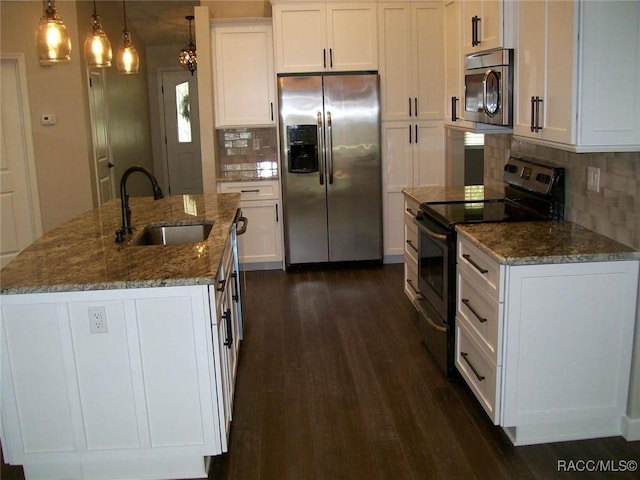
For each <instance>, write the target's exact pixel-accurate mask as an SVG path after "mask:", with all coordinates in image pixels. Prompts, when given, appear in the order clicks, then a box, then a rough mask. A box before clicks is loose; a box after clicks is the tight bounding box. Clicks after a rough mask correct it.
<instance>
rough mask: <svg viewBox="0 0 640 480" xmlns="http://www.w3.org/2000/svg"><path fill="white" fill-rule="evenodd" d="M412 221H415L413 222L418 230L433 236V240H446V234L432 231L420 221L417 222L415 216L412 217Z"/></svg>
mask: <svg viewBox="0 0 640 480" xmlns="http://www.w3.org/2000/svg"><path fill="white" fill-rule="evenodd" d="M413 221H414V222H415V224H416V225H417V226H418V228H419V229H420V230H422V231H423V232H424V233H425V234H427V235H428V236H429V237H431V238H433V239H434V240H439V241H441V242H446V241H447V236H446V235H442V234H440V233H435V232H432V231H431V230H429V229H428V228H427V227H425V226H424V225H422V224H421V223H420V222H418V220H416V219H415V218H414V219H413Z"/></svg>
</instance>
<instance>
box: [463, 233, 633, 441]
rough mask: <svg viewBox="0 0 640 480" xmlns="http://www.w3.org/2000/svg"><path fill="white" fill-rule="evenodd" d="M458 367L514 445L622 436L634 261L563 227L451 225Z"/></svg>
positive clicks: (592, 236) (611, 245)
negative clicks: (454, 239)
mask: <svg viewBox="0 0 640 480" xmlns="http://www.w3.org/2000/svg"><path fill="white" fill-rule="evenodd" d="M456 232H457V234H458V236H457V241H458V245H457V259H456V262H457V296H456V359H455V362H456V367H457V368H458V370H459V371H460V373H461V375H462V377H463V378H464V379H465V381H466V382H467V384H468V385H469V387H470V388H471V390H472V391H473V393H474V394H475V396H476V398H477V399H478V401H479V402H480V404H481V405H482V407H483V408H484V409H485V411H486V413H487V414H488V415H489V417H490V418H491V420H492V421H493V422H494V423H495V424H496V425H500V426H502V427H503V429H504V431H505V432H506V434H507V435H508V437H509V438H510V439H511V441H512V442H513V443H514V444H515V445H527V444H533V443H547V442H557V441H564V440H578V439H586V438H596V437H605V436H614V435H623V434H624V435H625V436H626V434H627V433H628V432H629V430H630V428H631V420H630V419H629V418H628V417H627V416H626V408H627V396H628V392H629V383H630V371H631V358H632V349H633V335H634V326H635V323H636V300H637V294H638V258H640V257H639V252H637V251H635V250H634V249H632V248H630V247H628V246H626V245H622V244H620V243H618V242H615V241H613V240H611V239H609V238H607V237H604V236H602V235H600V234H598V233H596V232H593V231H591V230H589V229H586V228H584V227H581V226H580V225H577V224H575V223H572V222H567V221H556V222H546V221H541V222H515V223H513V222H511V223H510V222H506V223H481V224H475V225H471V224H469V225H458V226H456Z"/></svg>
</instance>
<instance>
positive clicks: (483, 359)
mask: <svg viewBox="0 0 640 480" xmlns="http://www.w3.org/2000/svg"><path fill="white" fill-rule="evenodd" d="M456 367H457V368H458V371H459V372H460V374H461V375H462V377H463V378H464V380H465V382H467V384H468V385H469V388H471V390H472V391H473V393H474V395H475V396H476V398H477V399H478V401H479V402H480V405H482V408H484V409H485V411H486V412H487V414H488V415H489V418H491V420H492V421H493V423H494V424H495V425H498V419H499V412H500V395H499V394H498V388H499V386H500V375H501V368H500V367H498V366H496V364H495V363H493V362H492V361H491V360H490V359H489V358H488V357H487V356H486V355H485V354H484V353H483V351H482V348H481V347H480V345H479V344H478V342H476V340H475V339H474V338H473V336H472V335H471V333H470V332H469V331H468V330H467V329H466V328H465V326H464V323H463V322H461V321H460V320H459V319H457V321H456Z"/></svg>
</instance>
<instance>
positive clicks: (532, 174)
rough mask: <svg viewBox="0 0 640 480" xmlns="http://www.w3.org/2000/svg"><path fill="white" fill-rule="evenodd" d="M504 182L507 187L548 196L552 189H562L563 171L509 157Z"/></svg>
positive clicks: (505, 167)
mask: <svg viewBox="0 0 640 480" xmlns="http://www.w3.org/2000/svg"><path fill="white" fill-rule="evenodd" d="M503 178H504V181H505V183H506V184H507V185H517V186H519V187H521V188H524V189H525V190H529V191H531V192H536V193H540V194H542V195H550V194H551V193H552V190H553V189H554V188H564V185H559V183H561V182H563V181H564V169H563V168H559V167H551V166H548V165H542V164H539V163H536V162H532V161H530V160H524V159H522V158H517V157H509V161H508V162H507V163H506V165H505V166H504V173H503Z"/></svg>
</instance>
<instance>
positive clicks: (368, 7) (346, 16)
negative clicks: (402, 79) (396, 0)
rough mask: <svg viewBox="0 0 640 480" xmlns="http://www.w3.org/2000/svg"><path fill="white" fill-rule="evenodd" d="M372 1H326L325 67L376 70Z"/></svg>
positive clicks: (376, 58)
mask: <svg viewBox="0 0 640 480" xmlns="http://www.w3.org/2000/svg"><path fill="white" fill-rule="evenodd" d="M376 15H377V14H376V7H375V4H374V3H372V4H366V3H353V4H349V3H346V4H343V3H336V4H332V3H329V4H328V5H327V38H328V45H327V47H328V49H329V52H328V54H329V57H328V59H327V68H329V69H331V70H334V71H349V70H377V69H378V40H377V38H378V37H377V16H376Z"/></svg>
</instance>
